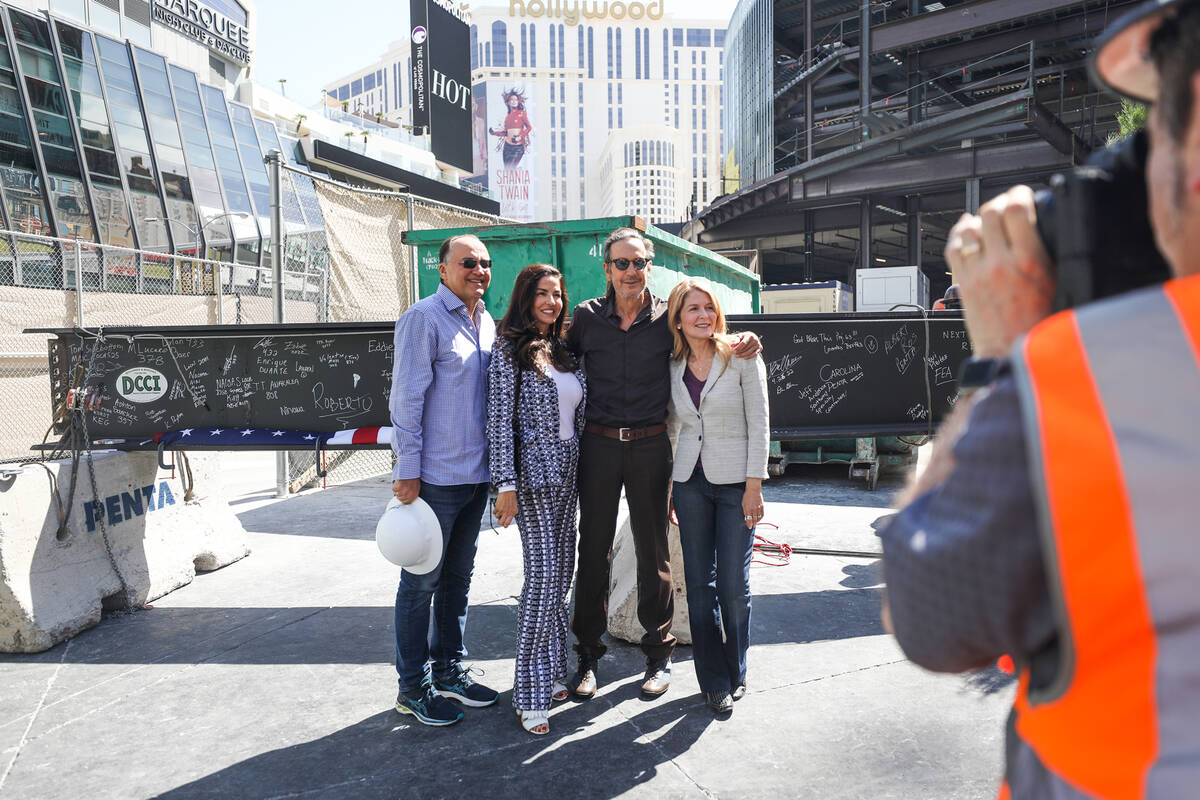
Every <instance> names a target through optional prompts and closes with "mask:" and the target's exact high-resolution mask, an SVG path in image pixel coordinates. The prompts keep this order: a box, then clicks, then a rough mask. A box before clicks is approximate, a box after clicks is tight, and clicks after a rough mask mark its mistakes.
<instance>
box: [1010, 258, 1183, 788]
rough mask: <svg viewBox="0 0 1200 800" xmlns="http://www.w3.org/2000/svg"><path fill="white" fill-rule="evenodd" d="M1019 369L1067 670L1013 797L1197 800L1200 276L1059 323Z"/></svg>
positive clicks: (1030, 740)
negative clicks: (1032, 770)
mask: <svg viewBox="0 0 1200 800" xmlns="http://www.w3.org/2000/svg"><path fill="white" fill-rule="evenodd" d="M1014 371H1015V376H1016V379H1017V383H1018V386H1019V387H1020V392H1021V406H1022V414H1023V417H1024V422H1025V428H1026V438H1027V440H1028V442H1029V451H1030V465H1031V473H1032V477H1033V484H1034V487H1035V490H1034V491H1035V498H1036V500H1037V503H1038V514H1039V518H1040V522H1041V525H1040V527H1041V539H1042V552H1043V554H1044V559H1045V564H1046V573H1047V578H1048V580H1049V583H1050V596H1051V598H1052V601H1053V602H1054V604H1055V616H1056V620H1057V627H1058V636H1059V646H1060V656H1059V661H1058V666H1057V672H1056V675H1055V678H1054V680H1053V681H1052V682H1051V683H1050V685H1049V686H1046V687H1039V688H1032V689H1031V687H1030V686H1029V670H1028V667H1026V668H1025V669H1023V670H1022V673H1021V676H1020V681H1019V683H1018V689H1017V697H1016V703H1015V709H1014V717H1015V731H1016V736H1017V739H1018V741H1017V742H1016V743H1015V745H1016V751H1015V752H1014V751H1013V750H1011V749H1010V754H1009V763H1008V768H1007V772H1008V774H1007V778H1008V779H1007V780H1006V781H1005V784H1004V786H1003V787H1002V789H1001V794H1000V796H1001V797H1002V798H1003V797H1009V796H1011V797H1013V798H1021V797H1024V796H1029V795H1036V796H1041V795H1042V792H1040V791H1037V790H1030V789H1029V787H1030V786H1031V785H1036V786H1039V787H1045V788H1046V795H1045V796H1047V797H1050V796H1052V797H1055V798H1059V797H1097V798H1105V799H1106V800H1124V799H1125V798H1147V797H1150V798H1185V797H1200V276H1193V277H1189V278H1184V279H1179V280H1174V281H1170V282H1168V283H1166V284H1165V285H1163V286H1160V287H1155V288H1153V289H1146V290H1143V291H1139V292H1136V293H1133V294H1129V295H1124V296H1121V297H1117V298H1112V299H1110V300H1106V301H1101V302H1098V303H1094V304H1091V305H1088V306H1085V307H1082V308H1079V309H1077V310H1073V311H1068V312H1063V313H1061V314H1056V315H1054V316H1052V317H1050V318H1049V319H1047V320H1045V321H1043V322H1042V323H1041V324H1039V325H1038V326H1037V327H1035V328H1034V329H1033V330H1032V331H1030V333H1029V334H1028V335H1027V336H1026V337H1025V339H1024V340H1023V341H1022V342H1020V343H1018V345H1017V348H1016V351H1015V358H1014ZM1031 754H1032V758H1033V759H1036V762H1037V764H1040V765H1041V767H1043V768H1044V769H1045V772H1046V774H1043V775H1039V776H1038V778H1037V780H1036V781H1033V782H1032V783H1031V782H1030V775H1029V774H1028V773H1029V770H1028V769H1027V768H1028V767H1029V764H1030V758H1031ZM1047 781H1048V782H1049V783H1050V784H1053V785H1052V786H1047ZM1022 787H1024V788H1022ZM1010 793H1011V794H1010Z"/></svg>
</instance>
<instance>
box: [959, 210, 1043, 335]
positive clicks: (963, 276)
mask: <svg viewBox="0 0 1200 800" xmlns="http://www.w3.org/2000/svg"><path fill="white" fill-rule="evenodd" d="M1036 214H1037V211H1036V207H1035V206H1034V200H1033V190H1032V189H1030V188H1029V187H1028V186H1014V187H1013V188H1012V189H1009V190H1008V191H1007V192H1005V193H1004V194H1002V195H1000V196H999V197H997V198H995V199H994V200H991V201H989V202H987V203H986V204H984V206H983V207H982V208H981V209H980V210H979V215H978V216H975V215H973V214H964V215H963V216H962V218H961V219H959V221H958V222H957V224H955V226H954V227H953V228H952V229H951V230H950V237H949V239H948V240H947V242H946V261H947V263H949V265H950V269H951V273H952V275H953V280H954V282H955V283H957V284H958V286H959V291H960V292H961V294H962V302H963V313H964V315H965V317H966V323H967V333H968V335H969V336H970V337H971V346H972V349H973V350H974V354H975V356H976V357H980V358H999V357H1003V356H1006V355H1007V354H1008V352H1009V350H1010V349H1011V347H1012V344H1013V342H1015V341H1016V340H1017V338H1018V337H1019V336H1021V335H1022V334H1024V333H1026V332H1027V331H1028V330H1029V329H1030V328H1032V327H1033V326H1034V325H1036V324H1037V323H1038V322H1039V321H1041V320H1042V319H1044V318H1046V317H1047V316H1049V315H1050V310H1051V303H1052V301H1053V299H1054V281H1053V279H1052V278H1051V277H1050V259H1049V257H1048V256H1047V255H1046V250H1045V248H1044V247H1043V246H1042V241H1041V239H1040V238H1038V233H1037V227H1036V224H1035V219H1036Z"/></svg>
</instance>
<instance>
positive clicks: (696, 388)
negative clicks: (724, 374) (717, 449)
mask: <svg viewBox="0 0 1200 800" xmlns="http://www.w3.org/2000/svg"><path fill="white" fill-rule="evenodd" d="M683 385H684V386H686V387H687V390H688V394H690V395H691V396H692V404H693V405H694V406H696V410H697V411H699V410H700V393H701V392H703V391H704V381H702V380H700V379H699V378H697V377H696V375H695V374H694V373H693V372H692V368H691V367H688V366H685V367H684V368H683ZM696 469H699V470H703V469H704V463H703V459H701V458H700V457H699V456H696Z"/></svg>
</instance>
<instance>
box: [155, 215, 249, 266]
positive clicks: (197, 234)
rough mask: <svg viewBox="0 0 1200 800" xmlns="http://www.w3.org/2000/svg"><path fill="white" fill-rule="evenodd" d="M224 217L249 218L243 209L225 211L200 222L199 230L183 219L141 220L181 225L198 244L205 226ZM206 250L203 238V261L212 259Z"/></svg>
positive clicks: (206, 243) (158, 218)
mask: <svg viewBox="0 0 1200 800" xmlns="http://www.w3.org/2000/svg"><path fill="white" fill-rule="evenodd" d="M226 217H231V218H234V219H250V214H247V213H246V212H245V211H226V212H225V213H223V214H217V215H216V216H212V217H209V218H208V219H207V220H205V222H204V224H202V225H201V226H200V230H199V231H197V230H196V229H195V228H194V227H192V226H191V225H189V224H188V223H186V222H184V221H183V220H180V219H175V218H173V217H146V218H145V219H143V220H142V221H143V222H174V223H175V224H176V225H182V226H183V227H185V228H187V229H188V232H189V233H191V234H192V236H195V237H196V244H200V241H201V240H202V239H204V229H205V228H207V227H208V226H209V225H212V224H213V223H214V222H216V221H217V220H219V219H225V218H226ZM230 233H232V231H230ZM208 251H209V247H208V240H206V239H205V240H204V260H205V261H211V260H212V259H210V258H209V257H208Z"/></svg>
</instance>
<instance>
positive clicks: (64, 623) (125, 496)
mask: <svg viewBox="0 0 1200 800" xmlns="http://www.w3.org/2000/svg"><path fill="white" fill-rule="evenodd" d="M220 458H221V455H220V454H218V453H189V454H188V461H189V463H190V465H191V473H192V480H193V487H194V488H193V497H192V498H190V499H185V494H184V487H183V483H182V481H181V479H180V477H179V470H178V469H177V470H175V471H174V472H175V475H174V476H173V475H172V471H171V470H162V469H160V468H159V466H158V458H157V454H155V453H114V452H110V453H102V454H96V455H95V456H94V457H93V463H94V466H95V473H96V485H97V490H98V491H97V494H98V496H99V497H98V498H94V497H93V494H92V486H91V482H90V480H89V478H88V472H87V465H86V460H85V459H80V463H79V474H78V476H77V477H78V480H79V486H78V488H77V489H76V491H75V496H74V498H73V500H72V507H71V513H70V519H69V521H68V525H67V528H66V530H65V531H63V532H60V531H59V512H58V503H57V501H56V500H55V499H54V494H53V492H52V491H51V483H50V474H53V475H54V476H55V478H56V480H57V483H58V487H59V494H60V495H61V497H62V502H63V504H64V506H65V505H66V503H67V501H68V498H69V497H70V494H71V480H72V477H71V462H70V460H63V461H53V462H47V463H46V467H47V468H48V469H49V473H50V474H48V473H47V471H46V470H44V469H42V468H41V467H39V466H37V465H36V464H34V465H27V466H26V467H25V468H24V470H23V471H21V472H19V473H17V474H7V475H4V476H0V652H7V653H36V652H40V651H42V650H47V649H49V648H51V647H53V646H54V645H56V644H58V643H59V642H62V641H65V640H67V639H69V638H70V637H72V636H74V635H75V634H77V633H79V632H80V631H82V630H85V629H87V628H89V627H91V626H93V625H95V624H96V623H98V622H99V621H100V612H101V609H102V607H103V608H110V609H111V608H122V607H134V608H136V607H139V606H141V605H143V604H144V603H147V602H150V601H151V600H155V599H157V598H159V597H162V596H163V595H165V594H167V593H168V592H170V591H172V590H174V589H178V588H179V587H180V586H184V585H186V584H188V583H190V582H191V581H192V578H194V577H195V575H196V572H197V570H200V571H205V570H212V569H216V568H218V567H222V566H225V565H226V564H229V563H231V562H234V561H237V560H238V559H240V558H242V557H244V556H246V555H247V554H248V553H249V552H250V549H249V546H248V544H247V541H248V540H247V537H246V531H245V530H244V529H243V528H242V524H241V522H239V521H238V518H237V516H235V515H234V513H233V511H232V509H231V508H230V506H229V502H228V500H227V498H226V496H225V489H224V483H223V481H222V477H221V470H220V463H219V462H220ZM176 463H180V459H179V456H178V455H176ZM101 518H103V519H104V522H105V530H106V531H107V540H108V545H109V549H110V550H111V552H112V559H111V560H110V559H109V556H108V554H107V552H106V550H105V540H104V536H103V534H102V532H101V526H100V520H101ZM114 562H115V566H116V571H114V569H113V565H114ZM118 573H119V574H118Z"/></svg>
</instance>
